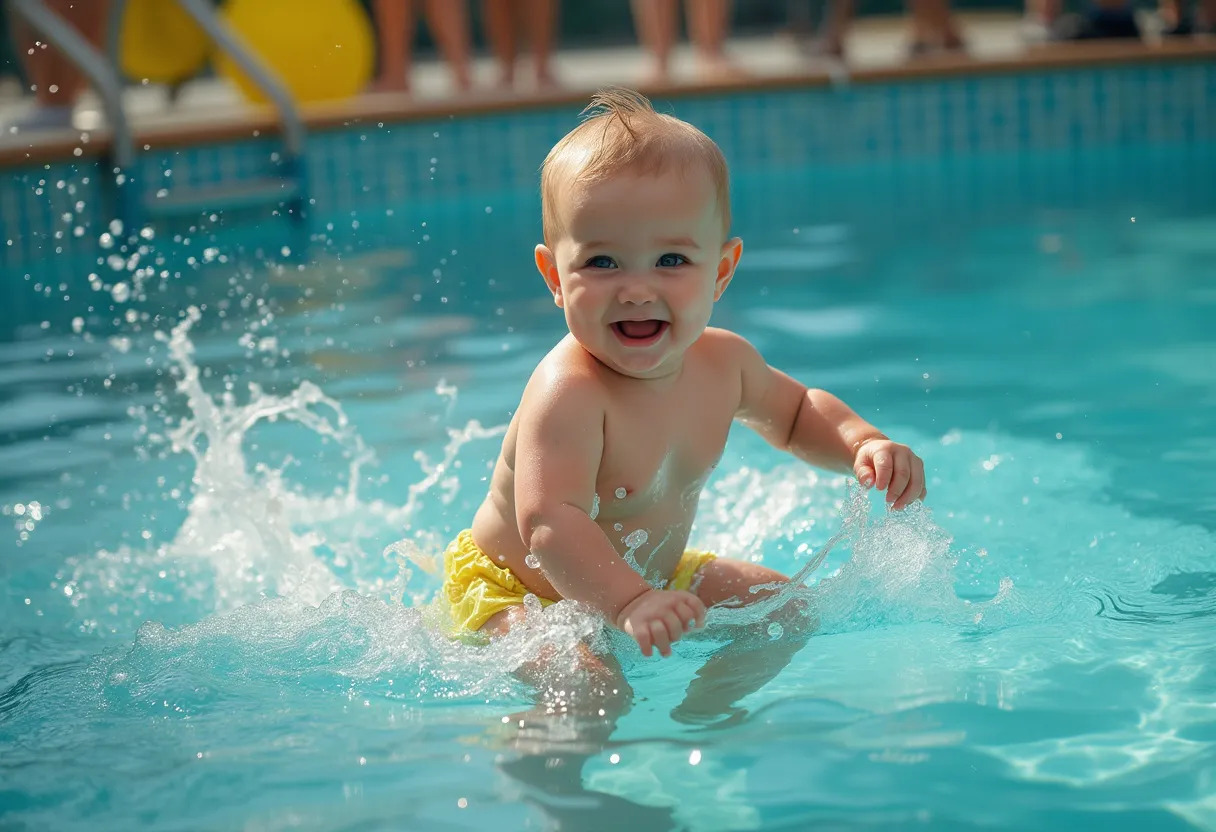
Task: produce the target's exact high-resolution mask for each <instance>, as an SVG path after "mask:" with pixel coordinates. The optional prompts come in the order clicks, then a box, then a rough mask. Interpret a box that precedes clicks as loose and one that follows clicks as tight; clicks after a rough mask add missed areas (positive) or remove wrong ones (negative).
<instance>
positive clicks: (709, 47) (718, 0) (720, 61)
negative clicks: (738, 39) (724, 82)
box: [684, 0, 743, 80]
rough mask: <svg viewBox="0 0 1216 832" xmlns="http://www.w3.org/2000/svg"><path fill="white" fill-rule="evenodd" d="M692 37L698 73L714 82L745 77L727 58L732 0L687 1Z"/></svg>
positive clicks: (689, 27)
mask: <svg viewBox="0 0 1216 832" xmlns="http://www.w3.org/2000/svg"><path fill="white" fill-rule="evenodd" d="M684 14H685V16H686V17H687V18H688V34H689V36H690V37H691V38H692V42H693V45H694V46H695V47H696V51H697V63H698V64H699V66H698V69H697V71H698V72H699V73H700V75H701V76H702V77H703V78H707V79H710V80H714V79H720V78H733V77H738V76H740V75H742V74H743V71H742V70H740V69H739V67H737V66H735V65H734V64H733V63H732V62H731V61H730V59H729V58H727V57H726V35H727V32H729V31H730V14H731V3H730V0H685V2H684Z"/></svg>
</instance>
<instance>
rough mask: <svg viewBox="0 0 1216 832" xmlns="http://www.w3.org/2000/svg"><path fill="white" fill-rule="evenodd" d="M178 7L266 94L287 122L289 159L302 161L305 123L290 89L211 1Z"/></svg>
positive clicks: (189, 0) (182, 0)
mask: <svg viewBox="0 0 1216 832" xmlns="http://www.w3.org/2000/svg"><path fill="white" fill-rule="evenodd" d="M177 3H178V5H180V6H181V7H182V8H183V9H185V10H186V13H187V14H189V15H190V16H191V17H193V18H194V21H195V22H196V23H198V25H199V26H200V27H202V29H203V31H205V32H206V33H207V34H208V35H209V36H210V37H211V40H212V41H213V42H214V43H215V45H216V46H218V47H219V48H220V49H222V50H224V51H225V52H227V53H228V56H229V57H230V58H232V60H233V61H235V62H236V64H237V66H239V67H240V68H241V69H242V70H244V72H245V74H246V75H248V76H249V78H250V80H252V81H253V83H254V84H256V85H257V86H258V88H259V89H260V90H261V91H262V92H264V93H265V94H266V97H267V98H269V99H270V100H271V102H272V103H273V104H274V107H275V109H276V110H278V111H279V118H280V119H282V122H283V144H284V146H285V148H286V150H287V153H288V155H289V156H291V157H293V158H295V159H299V158H300V157H302V156H303V155H304V122H303V121H302V120H301V118H300V114H299V112H298V111H297V110H296V105H295V102H293V101H292V100H291V95H290V94H289V93H288V92H287V88H286V87H284V86H283V83H282V82H281V81H280V80H279V79H278V77H277V76H276V75H275V74H274V71H273V70H271V69H269V68H268V67H267V66H266V65H265V64H263V63H262V61H261V60H260V59H259V58H258V57H257V54H256V53H255V52H254V51H253V50H252V49H250V48H249V47H247V46H246V45H245V44H244V42H243V41H242V39H241V36H240V35H238V34H237V33H236V32H234V31H233V30H232V29H231V28H230V27H229V26H228V25H227V24H226V23H224V22H223V21H222V20H220V19H219V18H218V17H217V16H216V15H215V12H214V11H212V8H211V5H210V2H209V0H177Z"/></svg>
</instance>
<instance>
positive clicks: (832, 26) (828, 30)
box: [817, 0, 853, 58]
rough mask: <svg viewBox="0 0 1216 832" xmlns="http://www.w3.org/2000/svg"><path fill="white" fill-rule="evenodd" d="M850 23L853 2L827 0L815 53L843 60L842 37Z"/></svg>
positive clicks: (850, 0)
mask: <svg viewBox="0 0 1216 832" xmlns="http://www.w3.org/2000/svg"><path fill="white" fill-rule="evenodd" d="M852 22H853V0H829V2H828V10H827V15H826V16H825V18H824V21H823V34H822V35H820V37H819V46H818V49H817V51H819V52H821V53H823V54H825V55H831V56H832V57H834V58H843V57H844V36H845V33H846V32H848V30H849V24H850V23H852Z"/></svg>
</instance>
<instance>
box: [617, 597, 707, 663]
mask: <svg viewBox="0 0 1216 832" xmlns="http://www.w3.org/2000/svg"><path fill="white" fill-rule="evenodd" d="M616 626H617V627H619V628H620V629H621V630H624V631H625V633H626V634H628V635H631V636H633V638H634V639H635V640H636V641H637V643H638V647H640V648H642V655H643V656H650V654H651V650H652V649H653V648H655V647H657V648H659V654H660V655H663V656H670V655H671V644H672V642H675V641H679V640H680V636H682V635H684V634H685V633H686V632H688V631H689V630H691V629H692V628H694V627H703V626H705V605H704V604H703V603H701V599H700V598H698V597H697V596H695V595H693V594H692V593H691V592H684V591H682V590H667V589H652V590H650V591H649V592H643V593H642V594H641V595H639V596H638V597H637V598H634V599H633V600H632V601H630V602H629V605H628V606H627V607H625V609H623V610H621V614H620V615H619V616H617V620H616Z"/></svg>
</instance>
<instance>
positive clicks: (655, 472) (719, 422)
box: [596, 412, 731, 507]
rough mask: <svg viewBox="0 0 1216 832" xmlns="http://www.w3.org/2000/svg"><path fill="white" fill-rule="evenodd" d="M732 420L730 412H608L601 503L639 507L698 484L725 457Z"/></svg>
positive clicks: (599, 484)
mask: <svg viewBox="0 0 1216 832" xmlns="http://www.w3.org/2000/svg"><path fill="white" fill-rule="evenodd" d="M614 417H615V418H614ZM730 424H731V418H730V414H716V415H712V414H708V413H702V414H701V417H700V418H697V417H696V416H695V415H694V414H689V413H668V414H656V413H653V412H652V413H648V414H647V413H636V414H635V413H624V414H609V416H608V418H607V419H606V421H605V424H604V451H603V456H602V459H601V462H600V470H599V476H598V477H597V482H596V493H597V494H598V495H599V497H600V500H601V505H603V504H604V502H605V500H608V501H611V503H617V504H619V502H620V501H622V500H628V501H629V502H630V503H634V504H635V507H637V506H636V504H637V503H655V502H659V501H662V500H663V499H665V498H670V497H676V496H679V495H681V494H684V493H686V492H688V491H689V490H690V489H699V487H700V485H701V484H703V483H704V481H705V479H706V478H707V477H708V476H709V474H710V472H711V471H712V470H713V468H714V467H715V466H716V465H717V464H718V460H719V459H720V458H721V457H722V449H723V448H724V447H725V445H726V437H727V434H728V433H729V432H730Z"/></svg>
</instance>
